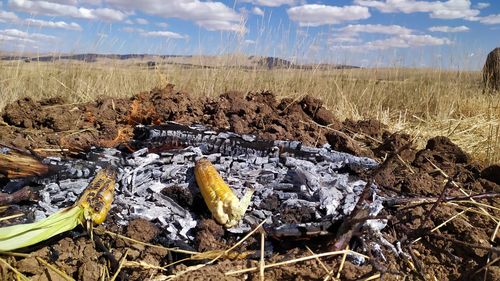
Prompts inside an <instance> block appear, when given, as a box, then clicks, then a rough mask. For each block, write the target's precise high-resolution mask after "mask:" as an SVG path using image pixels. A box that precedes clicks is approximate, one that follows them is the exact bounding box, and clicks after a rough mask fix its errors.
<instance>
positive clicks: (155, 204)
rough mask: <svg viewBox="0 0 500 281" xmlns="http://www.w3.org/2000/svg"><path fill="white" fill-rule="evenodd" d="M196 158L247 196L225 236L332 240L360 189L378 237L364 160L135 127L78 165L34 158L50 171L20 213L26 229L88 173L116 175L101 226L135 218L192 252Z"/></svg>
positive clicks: (196, 129)
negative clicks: (362, 174) (122, 140)
mask: <svg viewBox="0 0 500 281" xmlns="http://www.w3.org/2000/svg"><path fill="white" fill-rule="evenodd" d="M5 149H6V150H5ZM4 150H5V151H4V152H3V153H8V149H7V148H4ZM131 151H132V152H131ZM201 157H204V158H206V159H208V160H210V161H211V162H212V163H213V164H214V165H215V167H216V169H217V170H218V171H219V173H220V174H221V175H222V177H223V178H224V179H225V181H226V182H227V183H228V184H229V186H230V187H231V189H232V190H233V191H234V193H235V194H236V195H237V197H238V198H241V197H242V196H243V193H244V191H245V190H246V189H249V188H252V189H254V190H255V192H254V194H253V197H252V199H251V203H250V206H249V209H248V211H247V212H246V213H245V215H244V217H243V219H242V221H241V222H240V223H239V224H238V225H236V226H234V227H231V228H228V229H227V231H228V232H229V233H231V234H233V235H236V236H238V235H240V234H243V233H246V232H248V231H250V230H251V228H252V226H255V225H257V224H258V223H260V222H262V221H265V229H266V230H267V232H268V233H269V234H270V235H271V236H273V237H275V238H277V239H282V238H291V239H295V238H303V237H308V236H318V235H325V234H331V233H335V232H336V231H337V229H338V227H339V226H340V225H341V224H342V222H343V221H344V220H345V219H346V218H347V217H348V216H349V215H350V214H351V212H352V211H353V210H354V209H355V207H356V206H357V202H358V200H359V199H360V195H361V194H363V193H364V192H366V189H368V190H369V193H370V195H369V198H368V200H365V202H361V203H362V204H360V206H361V208H362V209H364V210H365V213H366V216H365V217H364V221H363V223H364V226H366V227H367V228H368V229H369V230H371V231H374V232H377V233H378V231H380V229H382V228H383V227H384V226H385V223H384V221H383V220H375V219H374V220H367V219H369V218H373V217H375V216H376V215H377V214H378V213H379V212H380V211H381V210H382V200H381V198H379V196H378V195H377V193H376V191H377V187H376V186H375V185H371V186H367V183H366V182H365V181H363V180H361V179H359V178H358V177H356V176H355V173H354V172H353V171H360V170H370V169H374V168H376V167H377V166H378V163H377V162H376V161H374V160H372V159H369V158H364V157H356V156H352V155H350V154H347V153H341V152H336V151H334V150H332V149H330V147H329V145H324V146H322V147H318V148H315V147H309V146H305V145H302V144H301V143H300V142H297V141H284V140H278V141H261V140H257V139H256V138H255V137H254V136H251V135H238V134H235V133H231V132H215V131H211V130H209V129H208V128H205V127H203V126H200V125H194V126H185V125H180V124H177V123H166V124H163V125H159V126H148V127H144V126H139V127H137V128H136V129H135V132H134V139H133V141H132V142H130V143H129V144H127V145H124V146H122V147H118V148H116V149H115V148H94V149H92V150H90V151H88V152H87V153H85V154H84V155H82V157H81V159H78V160H67V159H61V158H54V157H49V158H46V159H43V161H42V163H43V164H44V165H46V166H47V167H48V170H50V171H57V173H47V174H46V175H45V176H43V175H40V176H34V177H29V178H28V181H31V182H32V183H34V184H38V185H39V186H41V189H40V190H39V194H40V200H39V201H38V204H36V205H30V206H26V205H25V206H23V207H22V208H23V211H24V212H25V213H27V214H30V215H28V216H26V218H25V221H28V220H39V219H42V218H44V217H46V216H48V215H50V214H51V213H54V212H55V211H56V210H58V209H60V208H63V207H67V206H68V205H70V204H71V203H72V202H74V201H75V200H76V199H77V197H78V195H79V194H80V193H81V192H82V191H83V190H84V189H85V187H86V186H87V185H88V183H89V182H90V181H91V179H92V177H93V175H94V174H95V171H96V170H99V169H101V168H102V167H104V166H107V165H111V166H113V167H114V168H115V169H116V170H117V185H116V196H115V200H114V203H113V208H112V210H111V213H110V214H111V215H110V217H109V218H108V221H109V220H112V221H114V222H115V223H117V224H119V225H127V223H128V222H129V221H130V220H131V219H134V218H142V219H146V220H149V221H152V222H154V223H156V224H157V225H158V226H159V227H160V228H161V229H163V230H164V231H165V233H166V236H167V237H168V239H169V240H170V242H172V243H179V242H182V243H183V244H187V245H193V241H194V238H195V237H194V233H193V229H194V228H195V227H196V226H197V224H198V222H199V221H200V219H201V218H202V217H207V216H209V214H208V210H207V209H206V207H205V205H204V203H202V198H201V194H200V191H199V189H198V186H197V184H196V181H195V177H194V172H193V170H194V165H195V161H196V160H197V159H199V158H201ZM19 181H23V182H24V183H25V182H26V181H27V178H22V179H16V180H12V181H11V182H10V183H9V184H10V185H11V186H12V185H13V186H16V184H15V183H16V182H17V183H19ZM358 208H360V207H358Z"/></svg>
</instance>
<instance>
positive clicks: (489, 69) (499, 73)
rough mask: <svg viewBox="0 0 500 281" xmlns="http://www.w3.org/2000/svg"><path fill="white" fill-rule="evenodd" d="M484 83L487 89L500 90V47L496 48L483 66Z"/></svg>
mask: <svg viewBox="0 0 500 281" xmlns="http://www.w3.org/2000/svg"><path fill="white" fill-rule="evenodd" d="M483 83H484V86H485V88H486V89H491V90H496V91H498V90H500V48H495V49H494V50H493V51H491V52H490V53H489V54H488V56H487V57H486V62H485V63H484V66H483Z"/></svg>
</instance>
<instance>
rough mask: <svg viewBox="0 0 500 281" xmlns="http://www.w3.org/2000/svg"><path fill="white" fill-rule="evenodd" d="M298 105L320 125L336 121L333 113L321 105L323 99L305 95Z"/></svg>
mask: <svg viewBox="0 0 500 281" xmlns="http://www.w3.org/2000/svg"><path fill="white" fill-rule="evenodd" d="M300 105H301V106H302V109H303V110H304V112H305V113H306V114H307V115H308V116H309V117H311V118H312V119H313V120H314V121H315V122H316V123H318V124H320V125H324V126H326V125H330V124H332V123H338V121H337V119H335V117H334V116H333V114H332V113H331V112H330V111H328V110H327V109H326V108H324V107H323V101H322V100H320V99H316V98H313V97H311V96H305V97H304V98H303V99H302V100H301V101H300Z"/></svg>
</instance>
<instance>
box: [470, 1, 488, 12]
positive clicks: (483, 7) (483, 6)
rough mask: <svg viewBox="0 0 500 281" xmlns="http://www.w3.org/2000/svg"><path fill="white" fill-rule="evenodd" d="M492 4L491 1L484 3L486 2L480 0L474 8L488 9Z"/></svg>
mask: <svg viewBox="0 0 500 281" xmlns="http://www.w3.org/2000/svg"><path fill="white" fill-rule="evenodd" d="M489 6H490V3H484V2H479V3H477V4H476V6H474V8H476V9H480V10H481V9H486V8H488V7H489Z"/></svg>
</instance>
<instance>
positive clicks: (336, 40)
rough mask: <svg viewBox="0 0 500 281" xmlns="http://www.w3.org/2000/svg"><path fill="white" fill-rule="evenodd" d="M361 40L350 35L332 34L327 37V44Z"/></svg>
mask: <svg viewBox="0 0 500 281" xmlns="http://www.w3.org/2000/svg"><path fill="white" fill-rule="evenodd" d="M358 42H361V39H359V38H356V37H354V36H351V35H343V34H341V35H334V36H332V37H331V38H328V40H327V43H328V44H329V45H336V44H343V43H358Z"/></svg>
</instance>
